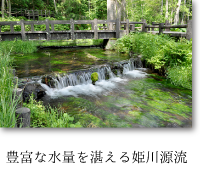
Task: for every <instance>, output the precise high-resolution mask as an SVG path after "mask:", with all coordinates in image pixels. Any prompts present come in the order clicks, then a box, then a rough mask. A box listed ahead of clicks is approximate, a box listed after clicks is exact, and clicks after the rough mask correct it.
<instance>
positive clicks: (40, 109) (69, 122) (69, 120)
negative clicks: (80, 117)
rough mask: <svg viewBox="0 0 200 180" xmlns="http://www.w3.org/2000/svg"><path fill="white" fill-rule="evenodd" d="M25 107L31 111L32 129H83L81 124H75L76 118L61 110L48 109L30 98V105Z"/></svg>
mask: <svg viewBox="0 0 200 180" xmlns="http://www.w3.org/2000/svg"><path fill="white" fill-rule="evenodd" d="M24 106H25V107H28V108H29V109H30V110H31V127H33V128H38V127H43V128H45V127H49V128H70V127H82V126H81V124H80V123H79V122H76V123H74V122H73V121H74V118H73V117H70V116H69V115H68V114H67V113H64V112H63V111H62V110H61V109H57V108H51V107H47V108H45V106H44V105H43V104H42V102H37V101H36V100H34V99H33V96H31V98H30V102H29V103H28V104H26V103H24Z"/></svg>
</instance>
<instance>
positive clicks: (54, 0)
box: [53, 0, 58, 13]
mask: <svg viewBox="0 0 200 180" xmlns="http://www.w3.org/2000/svg"><path fill="white" fill-rule="evenodd" d="M53 2H54V6H55V11H56V13H58V10H57V6H56V0H53Z"/></svg>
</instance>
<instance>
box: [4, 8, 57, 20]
mask: <svg viewBox="0 0 200 180" xmlns="http://www.w3.org/2000/svg"><path fill="white" fill-rule="evenodd" d="M6 13H7V14H9V12H8V11H6ZM11 15H12V16H15V17H18V16H24V17H26V18H28V19H33V20H35V19H39V16H42V17H48V16H49V17H54V15H55V12H53V11H50V10H27V9H13V10H12V11H11Z"/></svg>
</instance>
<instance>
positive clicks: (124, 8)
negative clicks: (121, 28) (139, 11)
mask: <svg viewBox="0 0 200 180" xmlns="http://www.w3.org/2000/svg"><path fill="white" fill-rule="evenodd" d="M122 20H123V21H125V20H126V0H122Z"/></svg>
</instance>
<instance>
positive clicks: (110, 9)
mask: <svg viewBox="0 0 200 180" xmlns="http://www.w3.org/2000/svg"><path fill="white" fill-rule="evenodd" d="M114 3H115V1H114V0H107V20H114V17H115V15H114V14H115V11H114ZM108 29H109V30H112V29H113V28H112V23H108Z"/></svg>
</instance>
